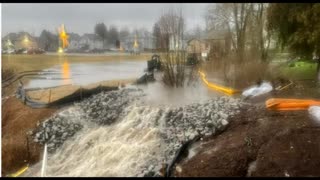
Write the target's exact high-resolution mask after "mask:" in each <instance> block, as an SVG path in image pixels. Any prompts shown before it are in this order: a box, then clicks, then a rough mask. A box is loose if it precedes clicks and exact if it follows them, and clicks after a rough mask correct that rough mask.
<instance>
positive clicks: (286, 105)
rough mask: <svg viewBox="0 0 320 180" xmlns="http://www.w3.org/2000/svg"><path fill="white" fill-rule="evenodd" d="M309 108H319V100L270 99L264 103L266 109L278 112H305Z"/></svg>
mask: <svg viewBox="0 0 320 180" xmlns="http://www.w3.org/2000/svg"><path fill="white" fill-rule="evenodd" d="M310 106H320V100H313V99H285V98H271V99H268V100H267V101H266V108H267V109H270V110H278V111H291V110H307V109H308V108H309V107H310Z"/></svg>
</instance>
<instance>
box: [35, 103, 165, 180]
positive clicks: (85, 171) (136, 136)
mask: <svg viewBox="0 0 320 180" xmlns="http://www.w3.org/2000/svg"><path fill="white" fill-rule="evenodd" d="M160 116H161V111H160V109H158V108H151V107H146V106H140V107H138V106H136V105H133V106H131V107H129V113H128V114H127V116H126V117H125V118H123V119H122V120H121V121H119V122H117V123H115V124H113V125H110V126H100V127H99V126H96V127H89V126H86V127H85V128H84V129H82V130H81V131H80V132H78V133H77V134H76V135H75V136H74V137H73V138H71V139H69V140H67V141H66V142H65V143H64V144H63V146H62V147H61V148H59V149H58V150H57V152H55V153H54V154H51V155H49V156H48V160H47V168H46V176H73V177H77V176H114V177H119V176H122V177H123V176H124V177H128V176H137V175H138V174H139V172H141V170H142V169H143V168H144V167H147V166H148V165H149V164H148V163H149V162H154V161H161V157H162V155H161V153H162V151H161V148H162V147H161V144H162V143H163V142H161V139H160V136H159V132H160V131H159V128H157V126H156V124H158V122H157V121H158V120H159V119H161V118H160ZM36 176H37V175H36Z"/></svg>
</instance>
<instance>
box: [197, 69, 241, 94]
mask: <svg viewBox="0 0 320 180" xmlns="http://www.w3.org/2000/svg"><path fill="white" fill-rule="evenodd" d="M198 72H199V74H200V77H201V79H202V81H203V82H204V83H205V84H206V85H207V86H208V87H209V88H213V89H215V90H217V91H220V92H222V93H224V94H227V95H233V94H236V93H240V92H241V91H238V90H235V89H231V88H228V87H224V86H220V85H217V84H214V83H212V82H209V81H208V80H207V79H206V75H205V74H204V73H203V72H201V71H198Z"/></svg>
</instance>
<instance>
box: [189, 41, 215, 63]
mask: <svg viewBox="0 0 320 180" xmlns="http://www.w3.org/2000/svg"><path fill="white" fill-rule="evenodd" d="M209 50H210V46H209V43H208V42H206V41H204V40H200V39H196V38H193V39H191V40H189V41H187V53H188V54H195V55H196V56H197V57H199V58H200V57H201V58H203V59H205V58H207V56H208V53H209Z"/></svg>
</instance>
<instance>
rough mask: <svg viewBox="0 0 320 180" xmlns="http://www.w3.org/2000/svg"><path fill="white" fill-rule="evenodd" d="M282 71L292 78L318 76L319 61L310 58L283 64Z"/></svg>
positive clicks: (299, 78) (312, 77)
mask: <svg viewBox="0 0 320 180" xmlns="http://www.w3.org/2000/svg"><path fill="white" fill-rule="evenodd" d="M281 72H282V74H283V75H284V76H286V77H288V78H290V79H298V80H301V79H314V78H315V77H316V76H317V63H315V62H311V61H309V60H298V61H295V62H290V63H288V64H285V65H283V66H282V68H281Z"/></svg>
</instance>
